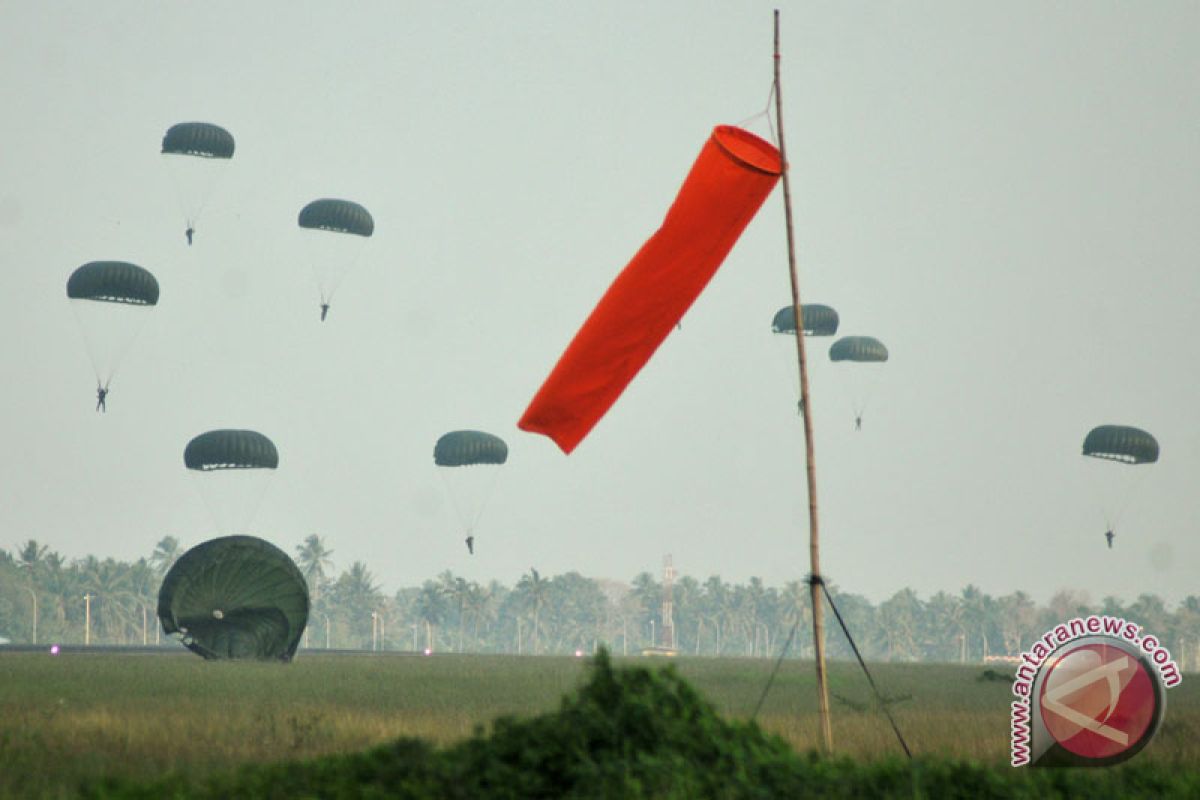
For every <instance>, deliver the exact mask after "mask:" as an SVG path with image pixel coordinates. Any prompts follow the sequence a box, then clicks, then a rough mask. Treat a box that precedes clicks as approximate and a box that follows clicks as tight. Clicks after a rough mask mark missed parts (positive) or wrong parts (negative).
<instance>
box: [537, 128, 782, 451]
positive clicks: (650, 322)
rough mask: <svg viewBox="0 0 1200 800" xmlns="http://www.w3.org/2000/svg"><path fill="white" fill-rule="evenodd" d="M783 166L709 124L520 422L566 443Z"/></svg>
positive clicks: (602, 403)
mask: <svg viewBox="0 0 1200 800" xmlns="http://www.w3.org/2000/svg"><path fill="white" fill-rule="evenodd" d="M782 168H783V162H782V159H781V158H780V156H779V151H778V150H777V149H776V148H775V147H774V146H773V145H772V144H770V143H769V142H766V141H764V140H763V139H760V138H759V137H757V136H755V135H754V134H752V133H750V132H748V131H745V130H742V129H741V128H736V127H732V126H728V125H722V126H718V127H717V128H716V129H714V130H713V133H712V136H711V137H709V139H708V142H707V143H706V144H705V145H704V148H703V149H702V150H701V151H700V155H699V156H698V157H697V158H696V162H695V164H693V165H692V170H691V172H689V173H688V176H687V178H686V179H685V180H684V182H683V186H682V187H681V188H680V190H679V194H678V195H677V196H676V198H675V202H674V203H673V204H672V205H671V208H670V210H669V211H667V216H666V219H665V220H663V224H662V227H660V228H659V229H658V231H657V232H656V233H655V234H654V235H653V236H651V237H650V239H649V240H648V241H647V242H646V243H645V244H644V245H642V249H641V250H639V251H638V253H637V255H635V256H634V257H633V260H632V261H630V262H629V264H628V265H627V266H626V267H625V269H624V270H622V271H621V274H620V275H618V276H617V278H616V280H615V281H613V283H612V285H611V286H609V288H608V291H607V292H605V293H604V297H602V298H601V299H600V302H599V303H598V304H597V305H596V308H595V309H593V310H592V313H591V315H590V316H589V317H588V319H587V321H586V322H584V324H583V327H582V328H580V329H579V332H578V333H576V334H575V338H574V339H573V340H572V341H571V344H570V345H569V346H568V347H567V349H566V351H565V352H564V353H563V354H562V357H561V358H559V360H558V364H556V365H555V367H554V369H553V371H551V373H550V376H549V377H548V378H546V381H545V383H543V384H542V386H541V388H540V389H539V390H538V392H537V394H536V395H535V396H534V398H533V401H532V402H530V404H529V407H528V408H527V409H525V414H524V415H523V416H522V417H521V420H520V422H518V423H517V425H518V427H520V428H521V429H522V430H526V431H530V432H533V433H542V434H545V435H546V436H549V437H550V438H551V439H553V440H554V442H555V443H556V444H557V445H558V446H559V447H560V448H562V450H563V452H564V453H568V454H569V453H570V452H571V451H572V450H574V449H575V447H576V446H577V445H578V444H579V443H580V442H581V441H582V440H583V438H584V437H585V436H587V434H588V432H589V431H591V429H592V428H593V427H595V425H596V423H597V422H599V421H600V418H601V417H603V416H604V414H605V413H606V412H607V411H608V409H609V408H610V407H611V406H612V404H613V403H615V402H616V401H617V398H618V397H620V396H621V392H623V391H625V387H626V386H628V385H629V382H630V381H631V380H633V377H634V376H635V375H637V373H638V371H639V370H641V368H642V367H643V366H645V364H646V362H647V361H649V360H650V356H652V355H654V351H655V350H657V349H658V346H659V345H661V344H662V342H663V340H664V339H666V337H667V334H669V333H670V332H671V329H672V328H673V327H675V325H676V323H678V322H679V320H680V319H682V318H683V315H684V313H685V312H686V311H687V310H688V308H689V307H691V305H692V303H693V302H695V300H696V298H697V297H699V296H700V292H701V291H702V290H703V289H704V287H705V286H706V285H708V282H709V281H710V280H711V279H712V276H713V275H714V274H716V271H717V268H718V267H720V266H721V262H723V261H724V260H725V256H727V255H728V254H729V251H730V250H731V249H733V245H734V243H736V242H737V240H738V237H739V236H741V235H742V231H743V230H744V229H745V228H746V226H747V225H748V224H749V223H750V220H752V219H753V218H754V215H755V214H756V213H758V209H759V208H760V207H761V206H762V204H763V201H765V200H766V199H767V195H769V194H770V193H771V190H772V189H773V188H774V187H775V183H776V182H777V181H778V180H779V175H780V173H781V172H782Z"/></svg>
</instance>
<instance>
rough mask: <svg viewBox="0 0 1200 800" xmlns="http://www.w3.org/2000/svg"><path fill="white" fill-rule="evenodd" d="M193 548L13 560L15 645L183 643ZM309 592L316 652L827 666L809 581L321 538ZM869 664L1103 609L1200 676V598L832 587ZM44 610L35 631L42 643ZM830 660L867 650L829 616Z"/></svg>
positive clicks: (991, 640) (9, 575)
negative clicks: (404, 583)
mask: <svg viewBox="0 0 1200 800" xmlns="http://www.w3.org/2000/svg"><path fill="white" fill-rule="evenodd" d="M183 550H184V548H183V547H182V546H181V545H180V543H179V541H178V540H177V539H176V538H174V537H172V536H166V537H163V539H162V540H161V541H159V543H158V544H157V546H156V547H155V548H154V551H153V552H152V553H151V554H150V555H149V556H148V557H145V558H139V559H138V560H137V561H134V562H123V561H117V560H115V559H112V558H106V559H104V560H100V559H99V558H97V557H95V556H87V557H86V558H81V559H75V560H72V561H70V562H68V561H67V560H66V559H64V558H63V557H62V556H61V555H60V554H59V553H57V552H54V551H52V550H50V549H49V547H47V546H46V545H43V544H40V543H38V542H37V541H36V540H32V539H31V540H29V541H27V542H25V543H24V544H22V545H20V546H19V547H17V548H16V550H15V551H13V552H8V551H5V550H2V549H0V637H4V638H7V639H9V640H10V641H11V642H13V643H29V642H35V641H36V642H38V643H51V642H56V643H62V644H72V643H83V642H85V641H89V642H90V643H92V644H117V645H142V644H164V645H165V644H170V642H169V641H168V640H166V639H165V637H163V636H162V633H161V629H160V627H159V625H158V619H157V613H156V608H157V601H158V589H159V586H160V585H161V583H162V579H163V576H164V575H165V574H166V572H167V570H169V569H170V568H171V565H172V564H174V563H175V560H176V559H178V558H179V556H180V555H182V553H183ZM294 558H295V561H296V564H297V566H298V567H299V568H300V571H301V572H302V573H303V574H304V577H305V580H306V581H307V582H308V586H309V594H310V599H311V612H310V615H309V621H308V629H307V630H306V631H305V636H304V640H303V642H302V645H301V646H302V648H308V649H326V648H329V649H358V650H372V649H374V650H393V651H395V650H401V651H410V650H418V651H419V650H425V649H429V650H431V651H434V652H474V653H514V654H539V655H540V654H571V653H575V652H581V653H591V652H593V650H594V649H595V648H596V647H597V646H598V645H600V644H605V645H607V646H608V647H609V648H610V650H611V651H612V652H614V653H616V654H636V653H640V652H641V651H642V650H644V649H645V648H649V647H655V646H657V647H664V646H668V645H671V646H673V648H674V649H675V650H677V651H678V652H679V653H680V654H682V655H698V656H733V657H748V658H772V657H777V656H778V655H779V653H780V652H781V650H783V649H784V647H785V646H786V647H787V655H788V656H789V657H795V658H806V657H811V656H812V628H811V626H812V607H811V604H810V600H809V587H808V584H807V583H806V582H805V581H804V580H800V579H798V580H794V581H789V582H787V583H785V584H784V585H783V586H766V585H765V584H764V583H763V582H762V580H761V579H759V578H750V580H749V581H748V582H746V583H740V584H739V583H729V582H726V581H723V580H722V579H721V577H720V576H719V575H712V576H710V577H708V578H707V579H705V580H703V581H701V580H699V579H697V578H694V577H692V576H688V575H685V576H682V577H679V578H678V579H676V580H675V581H674V585H673V589H672V592H671V601H672V613H671V615H670V619H668V620H664V618H663V613H662V612H663V600H664V592H663V584H662V582H661V581H660V580H659V579H657V578H656V577H655V576H654V575H653V574H651V573H649V572H643V573H641V574H639V575H637V576H636V577H634V578H633V580H632V581H629V582H623V581H616V580H608V579H600V578H589V577H585V576H584V575H581V574H580V573H578V572H574V571H572V572H566V573H563V574H561V575H554V576H545V575H542V574H541V573H540V572H539V571H538V570H537V569H533V568H531V569H530V570H529V572H527V573H525V574H523V575H521V576H520V578H519V579H518V580H517V581H516V582H515V583H514V584H513V585H511V586H507V585H505V584H502V583H500V582H499V581H494V580H493V581H491V582H489V583H487V584H480V583H477V582H475V581H468V580H466V579H465V578H463V577H461V576H457V575H454V574H453V573H452V572H451V571H449V570H447V571H444V572H442V573H441V574H439V575H437V576H436V577H434V578H430V579H428V580H426V581H424V582H423V583H422V584H421V585H420V586H408V587H404V588H401V589H399V590H398V591H396V592H395V593H394V594H391V595H388V594H387V593H385V592H384V591H383V589H382V588H381V586H380V584H379V582H378V581H377V580H376V578H375V576H374V575H373V574H372V572H371V571H370V570H369V569H368V568H367V565H366V564H365V563H363V562H361V561H355V562H353V563H352V564H351V565H350V566H349V567H348V568H345V569H343V570H341V571H338V570H337V569H336V568H335V565H334V561H333V551H332V550H330V549H329V547H328V546H327V544H326V542H325V540H324V539H323V538H322V537H320V536H317V535H311V536H309V537H307V538H306V539H305V540H304V541H303V542H301V543H300V544H299V545H297V546H296V547H295V550H294ZM829 590H830V592H831V594H832V595H833V598H834V602H835V603H836V604H837V606H838V609H839V610H840V612H841V615H842V617H843V618H844V619H845V621H846V624H847V626H848V627H849V629H850V633H851V634H852V635H853V636H854V640H855V643H856V644H857V645H858V647H859V649H860V650H861V651H862V653H863V656H864V657H865V658H867V659H870V660H874V661H939V662H974V663H978V662H981V661H983V660H985V659H986V658H987V657H988V656H998V655H1016V654H1018V653H1020V652H1021V651H1022V650H1024V649H1026V648H1028V647H1030V646H1031V643H1032V642H1033V641H1034V639H1036V638H1037V637H1039V636H1041V635H1042V634H1043V633H1044V632H1046V631H1047V630H1049V629H1051V628H1053V627H1054V626H1055V625H1057V624H1058V623H1060V622H1063V621H1065V620H1068V619H1070V618H1071V617H1075V616H1086V615H1087V614H1091V613H1098V614H1109V615H1112V616H1115V617H1121V618H1124V619H1127V620H1129V621H1132V622H1136V623H1138V624H1139V625H1142V626H1143V627H1144V628H1145V630H1147V631H1148V632H1151V633H1153V634H1155V635H1156V636H1157V637H1159V639H1160V640H1161V641H1163V642H1164V643H1165V644H1166V646H1167V647H1168V648H1169V649H1170V650H1171V653H1172V655H1173V656H1174V657H1175V659H1176V661H1177V662H1178V663H1179V665H1180V667H1181V668H1182V669H1185V670H1194V669H1196V668H1197V667H1198V666H1200V597H1198V596H1195V595H1192V596H1189V597H1187V598H1186V599H1185V600H1184V601H1183V602H1182V603H1180V604H1179V605H1178V607H1176V608H1174V609H1168V608H1167V607H1166V604H1165V603H1164V602H1163V600H1162V599H1161V598H1160V597H1158V596H1157V595H1155V594H1152V593H1147V594H1142V595H1140V596H1138V597H1137V598H1136V599H1135V600H1133V601H1132V602H1129V603H1124V602H1122V600H1120V599H1118V598H1116V597H1111V596H1110V597H1104V598H1102V599H1101V600H1100V601H1099V602H1094V601H1093V600H1092V599H1091V598H1090V597H1089V596H1088V595H1087V594H1086V593H1082V592H1076V591H1060V592H1058V593H1057V594H1055V595H1054V596H1053V597H1051V598H1050V600H1049V601H1048V602H1047V603H1045V604H1044V605H1038V604H1037V603H1035V602H1034V601H1033V600H1032V599H1031V598H1030V597H1029V595H1027V594H1026V593H1025V592H1022V591H1015V592H1012V593H1010V594H1006V595H1003V596H998V597H997V596H993V595H989V594H987V593H985V592H983V591H981V590H980V589H979V588H978V587H976V586H973V585H969V586H967V587H965V588H963V589H962V590H961V591H959V592H958V593H956V594H951V593H948V592H945V591H942V592H938V593H937V594H934V595H933V596H932V597H929V598H928V599H922V598H920V597H919V596H918V595H917V593H916V592H914V591H913V590H912V589H909V588H905V589H901V590H900V591H898V592H896V593H895V594H894V595H892V596H891V597H889V598H888V599H887V600H884V601H882V602H880V603H878V604H873V603H871V602H870V601H869V600H868V599H867V598H865V597H863V596H862V595H859V594H855V593H853V592H850V591H846V590H843V589H841V588H840V587H837V586H835V585H833V584H830V585H829ZM35 607H36V625H37V627H36V635H35V628H34V623H35ZM826 631H827V637H828V646H827V650H828V653H829V654H830V656H831V657H833V658H852V657H853V653H852V650H851V648H850V644H849V642H848V641H847V640H846V638H845V636H844V635H843V633H842V631H841V630H840V628H839V627H838V626H837V622H836V620H834V619H833V618H832V615H830V614H828V613H827V614H826Z"/></svg>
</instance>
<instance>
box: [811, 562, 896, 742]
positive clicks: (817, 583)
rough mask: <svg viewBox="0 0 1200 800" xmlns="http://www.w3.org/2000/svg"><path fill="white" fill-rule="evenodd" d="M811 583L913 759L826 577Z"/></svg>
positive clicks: (817, 576) (813, 578) (814, 579)
mask: <svg viewBox="0 0 1200 800" xmlns="http://www.w3.org/2000/svg"><path fill="white" fill-rule="evenodd" d="M808 581H809V583H810V584H811V585H812V586H813V588H814V589H815V588H816V587H817V586H820V587H821V590H822V591H823V592H824V593H825V599H826V600H828V601H829V607H830V608H831V609H833V615H834V616H835V617H836V618H837V621H838V625H840V626H841V628H842V633H844V634H846V641H847V642H849V643H850V649H851V650H853V651H854V657H855V658H857V659H858V665H859V666H860V667H862V671H863V675H866V676H867V683H869V684H871V691H872V692H874V693H875V699H876V700H877V701H879V707H880V708H881V709H883V713H884V714H885V715H886V716H887V718H888V722H889V723H891V725H892V730H893V731H894V732H895V733H896V738H897V739H898V740H899V741H900V747H902V748H904V755H906V756H908V760H909V761H912V757H913V756H912V751H911V750H909V749H908V743H907V742H905V741H904V735H903V734H901V733H900V727H899V726H898V725H896V720H895V718H894V717H893V716H892V712H891V711H889V710H888V704H887V701H886V700H884V699H883V694H882V693H880V691H879V687H878V686H876V685H875V679H874V678H872V677H871V671H870V670H869V669H867V662H865V661H863V657H862V653H860V652H858V645H857V644H855V643H854V637H853V636H851V635H850V629H849V628H847V627H846V621H845V620H844V619H842V614H841V612H840V611H838V607H837V604H836V603H834V602H833V596H832V595H830V594H829V587H828V586H826V585H825V579H824V578H822V577H821V576H820V575H815V574H814V575H811V576H809V579H808Z"/></svg>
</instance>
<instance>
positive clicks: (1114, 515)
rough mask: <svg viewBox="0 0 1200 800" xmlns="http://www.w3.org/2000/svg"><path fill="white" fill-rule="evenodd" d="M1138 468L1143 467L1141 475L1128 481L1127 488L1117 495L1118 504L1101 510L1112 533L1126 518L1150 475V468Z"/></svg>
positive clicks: (1135, 467) (1132, 467)
mask: <svg viewBox="0 0 1200 800" xmlns="http://www.w3.org/2000/svg"><path fill="white" fill-rule="evenodd" d="M1138 466H1141V474H1140V475H1139V476H1138V477H1137V478H1135V479H1134V480H1132V481H1126V485H1125V487H1124V488H1123V489H1122V490H1121V491H1120V492H1119V493H1118V494H1117V497H1116V502H1115V503H1113V505H1112V506H1111V507H1106V508H1104V509H1102V510H1101V513H1102V514H1103V515H1104V523H1105V524H1106V525H1107V526H1108V530H1110V531H1115V530H1116V529H1117V525H1119V524H1120V522H1121V519H1122V517H1124V516H1125V510H1126V508H1128V507H1129V503H1130V501H1131V500H1132V499H1133V496H1134V495H1135V494H1137V493H1138V490H1139V489H1140V488H1141V486H1142V484H1143V483H1145V482H1146V478H1147V477H1149V475H1150V472H1149V467H1148V466H1143V465H1138ZM1138 466H1131V467H1129V469H1138Z"/></svg>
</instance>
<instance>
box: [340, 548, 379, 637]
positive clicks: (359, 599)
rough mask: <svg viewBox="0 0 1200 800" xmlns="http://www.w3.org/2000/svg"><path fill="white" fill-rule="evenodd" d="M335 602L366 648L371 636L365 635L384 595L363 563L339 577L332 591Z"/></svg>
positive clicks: (357, 562) (356, 564)
mask: <svg viewBox="0 0 1200 800" xmlns="http://www.w3.org/2000/svg"><path fill="white" fill-rule="evenodd" d="M331 594H332V595H333V599H334V602H335V604H336V606H337V608H338V610H339V611H341V613H342V614H343V619H344V621H345V622H346V623H347V626H348V627H349V629H350V632H351V634H352V635H353V634H358V635H359V636H362V637H363V638H362V639H359V646H360V647H365V646H366V642H367V641H369V634H365V633H364V631H366V629H367V623H368V621H369V620H371V614H372V613H375V612H377V611H378V609H379V606H380V604H381V602H382V600H383V594H382V593H381V592H380V591H379V586H378V585H377V584H376V583H375V576H374V575H372V574H371V572H370V570H368V569H367V565H366V564H364V563H363V562H361V561H355V562H354V563H353V564H351V565H350V569H348V570H346V571H345V572H343V573H342V574H341V575H340V576H338V579H337V582H336V583H334V585H333V589H332V591H331Z"/></svg>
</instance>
